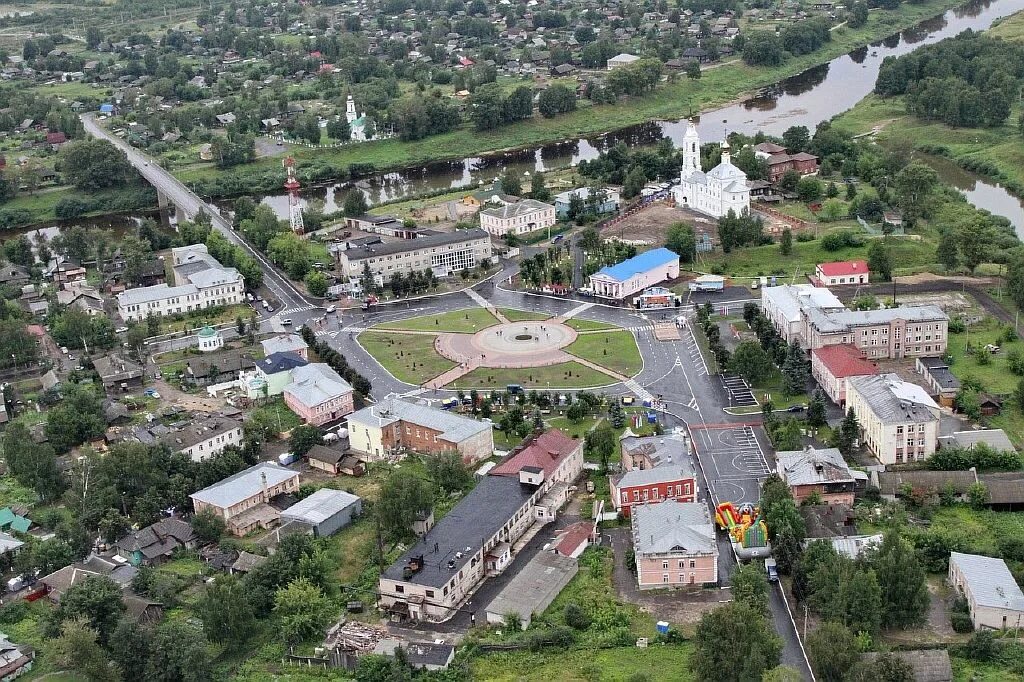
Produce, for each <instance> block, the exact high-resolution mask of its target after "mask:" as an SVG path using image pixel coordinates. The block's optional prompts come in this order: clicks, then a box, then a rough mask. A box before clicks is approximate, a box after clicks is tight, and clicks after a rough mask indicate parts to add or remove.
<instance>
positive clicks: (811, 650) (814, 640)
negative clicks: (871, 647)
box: [807, 622, 860, 682]
mask: <svg viewBox="0 0 1024 682" xmlns="http://www.w3.org/2000/svg"><path fill="white" fill-rule="evenodd" d="M807 657H808V658H809V659H810V661H811V665H812V666H814V672H815V673H817V675H818V678H819V679H820V680H822V681H823V682H843V680H844V679H845V678H846V673H847V672H849V670H850V668H852V667H853V666H854V665H855V664H856V663H857V662H858V661H859V660H860V656H859V655H858V653H857V639H856V638H855V637H854V636H853V633H852V632H850V629H849V628H847V627H846V626H845V625H842V624H841V623H830V622H825V623H822V624H821V625H820V626H819V627H818V628H817V629H816V630H815V631H814V632H813V633H811V635H810V636H809V637H807Z"/></svg>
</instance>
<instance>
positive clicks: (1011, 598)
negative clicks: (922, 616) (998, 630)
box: [949, 552, 1024, 611]
mask: <svg viewBox="0 0 1024 682" xmlns="http://www.w3.org/2000/svg"><path fill="white" fill-rule="evenodd" d="M949 562H950V564H952V565H955V566H956V567H957V568H959V570H960V573H961V574H962V575H963V576H964V582H965V583H966V588H967V590H969V591H970V593H971V595H973V597H974V601H975V602H976V603H977V604H978V605H979V606H989V607H992V608H996V609H1013V610H1015V611H1024V592H1021V589H1020V586H1019V585H1017V581H1016V580H1014V579H1013V574H1012V573H1010V569H1009V568H1007V567H1006V562H1005V561H1003V560H1002V559H995V558H993V557H988V556H981V555H978V554H961V553H960V552H953V553H951V554H950V556H949Z"/></svg>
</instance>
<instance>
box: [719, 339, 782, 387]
mask: <svg viewBox="0 0 1024 682" xmlns="http://www.w3.org/2000/svg"><path fill="white" fill-rule="evenodd" d="M729 370H730V371H732V372H733V373H735V374H738V375H740V376H741V377H743V378H745V379H746V380H747V381H749V382H750V383H752V384H759V383H761V382H762V381H763V380H764V379H765V378H767V377H768V375H769V374H771V371H772V361H771V360H770V359H769V358H768V354H767V353H765V352H764V349H763V348H761V344H760V343H757V342H756V341H742V342H740V344H739V345H738V346H737V347H736V350H735V351H734V352H733V354H732V358H730V360H729Z"/></svg>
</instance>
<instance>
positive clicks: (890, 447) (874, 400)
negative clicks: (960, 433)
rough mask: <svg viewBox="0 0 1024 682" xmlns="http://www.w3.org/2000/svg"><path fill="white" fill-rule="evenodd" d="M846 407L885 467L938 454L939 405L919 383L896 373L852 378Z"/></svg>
mask: <svg viewBox="0 0 1024 682" xmlns="http://www.w3.org/2000/svg"><path fill="white" fill-rule="evenodd" d="M846 404H847V406H848V407H849V408H850V409H852V410H853V413H854V414H855V415H856V417H857V422H858V423H859V424H860V430H861V436H862V439H863V442H864V444H865V445H867V446H868V449H870V450H871V453H872V454H873V455H874V456H875V457H876V458H877V459H878V461H879V462H881V463H882V464H902V463H904V462H917V461H920V460H923V459H927V458H928V457H931V455H932V454H933V453H934V452H935V446H936V441H937V438H938V431H939V406H938V405H936V404H935V401H934V400H932V399H931V397H930V396H929V395H928V393H927V391H925V390H924V389H923V388H921V387H920V386H918V385H917V384H912V383H909V382H906V381H903V380H901V379H900V378H899V376H897V375H896V374H879V375H876V376H864V377H852V378H851V379H850V380H849V382H848V385H847V389H846Z"/></svg>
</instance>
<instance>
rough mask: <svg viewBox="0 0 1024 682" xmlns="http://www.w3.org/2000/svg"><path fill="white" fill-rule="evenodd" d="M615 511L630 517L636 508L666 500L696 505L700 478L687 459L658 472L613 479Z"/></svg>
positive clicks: (634, 472)
mask: <svg viewBox="0 0 1024 682" xmlns="http://www.w3.org/2000/svg"><path fill="white" fill-rule="evenodd" d="M611 497H612V504H613V505H614V506H615V510H616V511H617V512H619V513H620V514H622V515H623V516H624V517H626V518H629V517H630V515H631V513H632V509H633V507H635V506H642V505H647V504H657V503H659V502H665V501H669V500H670V501H675V502H695V501H696V500H697V478H696V475H695V474H694V471H693V467H692V466H691V465H690V462H689V461H688V460H687V461H685V462H679V463H675V464H671V465H669V464H666V465H664V466H659V467H655V468H654V469H633V470H632V471H627V472H626V473H624V474H621V475H619V476H613V477H612V478H611Z"/></svg>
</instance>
